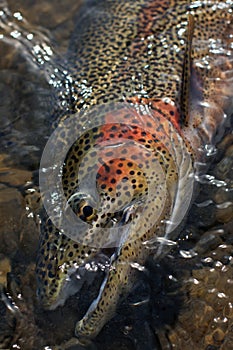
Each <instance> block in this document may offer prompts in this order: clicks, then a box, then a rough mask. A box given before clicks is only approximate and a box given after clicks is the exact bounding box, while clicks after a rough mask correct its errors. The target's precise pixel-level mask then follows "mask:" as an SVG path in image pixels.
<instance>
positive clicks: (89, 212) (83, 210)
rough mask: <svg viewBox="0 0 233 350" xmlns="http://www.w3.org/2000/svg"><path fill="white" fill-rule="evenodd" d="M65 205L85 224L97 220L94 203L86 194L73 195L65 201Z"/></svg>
mask: <svg viewBox="0 0 233 350" xmlns="http://www.w3.org/2000/svg"><path fill="white" fill-rule="evenodd" d="M67 205H68V206H70V207H71V209H72V210H73V212H74V213H75V215H77V216H78V217H79V218H80V219H81V220H83V221H85V222H92V221H94V220H96V218H97V210H96V209H95V208H94V201H93V199H92V198H91V196H90V195H88V194H85V193H81V192H78V193H74V194H73V195H72V196H71V197H70V198H69V200H68V201H67Z"/></svg>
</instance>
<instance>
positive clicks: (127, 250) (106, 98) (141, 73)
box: [37, 0, 233, 338]
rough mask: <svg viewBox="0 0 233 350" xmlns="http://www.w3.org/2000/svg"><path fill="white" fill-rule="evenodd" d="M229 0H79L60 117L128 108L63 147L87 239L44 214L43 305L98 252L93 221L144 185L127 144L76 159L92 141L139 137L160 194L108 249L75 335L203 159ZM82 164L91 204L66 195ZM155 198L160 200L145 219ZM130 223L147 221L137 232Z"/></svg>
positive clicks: (216, 115)
mask: <svg viewBox="0 0 233 350" xmlns="http://www.w3.org/2000/svg"><path fill="white" fill-rule="evenodd" d="M232 8H233V3H232V2H229V1H223V2H219V1H209V2H208V3H207V2H203V4H200V3H199V2H191V3H189V2H188V1H182V0H179V1H145V0H141V1H121V0H119V1H111V0H106V1H102V0H98V1H87V5H86V6H84V8H83V10H81V12H80V14H79V18H78V20H77V28H76V31H75V33H74V35H73V40H72V41H71V45H70V49H69V52H68V56H67V57H68V58H67V59H68V62H69V65H70V66H71V67H72V68H71V70H70V76H71V77H72V82H71V87H70V94H69V95H68V94H67V96H66V102H67V105H68V110H67V111H62V113H61V114H62V115H63V117H62V118H61V119H60V123H62V120H64V119H66V118H67V116H69V115H72V114H74V113H75V112H79V111H83V110H89V109H90V107H93V106H98V105H102V104H107V103H111V102H120V103H126V102H127V103H130V106H131V108H132V109H131V110H130V113H129V111H128V110H127V109H125V107H124V105H122V108H121V109H120V110H118V112H117V113H115V112H112V111H111V110H109V109H108V108H107V107H106V110H105V111H104V113H103V115H102V117H101V121H102V126H100V127H98V128H93V129H92V130H90V131H89V132H87V133H84V134H83V135H82V137H81V138H80V139H79V140H77V142H76V143H75V144H74V145H73V147H72V148H71V149H70V151H69V153H68V155H67V158H66V162H65V165H64V168H63V188H64V193H65V196H66V198H67V201H68V202H69V204H70V205H71V207H72V208H73V210H74V211H75V213H76V214H77V215H78V216H80V217H81V218H82V220H84V221H86V222H89V223H91V226H92V228H91V230H90V231H89V234H90V236H91V244H89V245H86V244H85V242H83V244H79V243H77V242H75V241H72V240H71V239H70V238H68V237H66V236H65V235H63V234H61V233H60V232H59V231H58V230H57V229H56V228H55V227H54V226H53V224H52V222H51V220H50V219H49V218H47V219H46V217H44V219H43V222H42V233H41V244H40V252H39V255H38V264H37V275H38V281H39V291H40V295H41V298H42V300H43V303H44V305H45V306H47V307H50V308H52V307H56V306H57V305H59V304H61V303H63V302H64V301H65V298H66V297H67V296H68V293H67V295H66V292H64V290H65V286H66V285H67V282H66V281H67V279H69V276H70V274H71V272H70V271H74V270H75V268H77V267H79V266H83V265H84V264H85V263H86V262H90V261H92V260H95V258H96V257H97V256H98V255H99V253H100V249H97V248H95V246H96V243H97V242H98V241H99V240H100V239H101V229H99V227H100V228H104V227H106V225H108V224H109V221H111V220H110V219H114V218H115V213H117V212H118V213H119V212H120V213H121V211H119V210H117V206H120V205H122V203H125V205H128V206H129V205H130V203H128V201H129V199H128V198H127V192H129V193H130V195H129V198H130V200H132V198H133V200H134V201H137V200H138V198H140V197H141V198H142V197H143V196H145V195H146V194H147V184H146V180H145V175H144V173H143V171H146V169H144V168H142V171H140V169H141V168H140V167H139V168H138V164H139V163H140V155H136V158H135V153H133V152H132V149H130V147H127V148H126V149H125V150H124V151H123V152H124V153H123V154H122V153H121V152H122V150H121V151H115V152H114V154H110V155H108V154H107V151H106V150H104V151H103V154H102V155H101V156H102V161H101V160H100V164H101V166H100V167H97V168H95V167H94V166H93V167H92V168H89V169H88V168H87V167H86V168H80V164H81V161H82V160H83V159H84V157H87V162H89V163H91V162H93V160H94V159H95V158H94V155H93V154H94V147H95V146H96V145H98V144H101V142H104V141H107V140H109V139H116V140H117V139H118V138H119V134H124V135H125V136H124V137H125V138H126V139H127V140H132V139H133V140H134V141H136V142H137V143H139V144H141V145H145V147H147V148H148V152H149V156H148V158H149V159H150V160H151V162H153V158H154V159H156V160H157V161H158V162H159V164H160V165H161V167H162V169H163V173H164V178H165V180H166V184H167V189H166V196H163V195H162V194H161V193H160V192H159V191H158V195H157V196H155V197H154V198H153V201H152V202H151V205H149V206H148V207H147V208H144V211H143V213H142V214H141V215H139V217H138V218H139V219H140V220H138V221H136V224H135V225H136V226H132V228H131V231H132V234H134V239H133V240H131V241H130V242H128V241H124V242H123V244H121V245H120V247H119V246H118V247H117V248H116V249H115V250H114V251H115V255H112V250H111V251H110V253H109V257H110V268H109V269H106V277H105V279H104V281H103V284H102V288H101V291H100V293H99V296H98V298H97V300H96V301H95V302H93V304H92V305H91V306H90V308H89V310H88V311H87V313H86V315H85V316H84V317H83V319H82V320H81V321H79V322H78V324H77V326H76V335H77V336H78V337H80V338H93V337H95V336H96V335H97V334H98V333H99V331H100V330H101V328H102V327H103V325H104V324H105V323H106V322H107V321H108V320H109V319H110V318H111V317H112V316H113V314H114V310H115V307H116V304H117V302H118V300H119V296H120V295H122V294H124V293H126V292H127V291H129V289H130V286H131V285H132V283H133V281H134V269H133V268H132V266H131V265H132V264H133V263H137V264H142V265H143V264H144V262H145V259H146V258H147V256H148V254H149V251H148V249H147V248H146V246H145V245H144V244H143V243H144V242H145V241H148V240H149V239H151V238H153V237H155V236H158V235H161V236H163V235H164V226H163V225H162V224H161V220H164V219H166V218H169V215H171V211H172V207H173V204H174V198H175V192H176V190H175V191H174V186H176V184H177V181H178V178H179V176H180V175H181V174H184V173H185V171H188V172H191V171H192V170H193V171H194V170H197V167H196V165H195V162H200V161H203V160H204V145H205V144H210V143H213V142H214V140H215V135H216V132H217V131H218V130H217V129H218V127H219V126H220V125H221V123H222V122H223V120H224V116H225V113H226V114H229V112H230V109H231V107H232V83H231V80H230V78H231V76H232V47H231V45H232V38H230V35H229V34H230V33H231V31H232V25H231V19H232V18H231V17H232V14H231V11H232ZM189 14H191V16H189ZM191 22H192V23H191ZM193 23H194V27H193V28H191V27H192V25H193ZM190 42H191V43H192V45H191V44H190ZM220 48H221V50H220ZM191 51H192V52H191ZM191 62H192V68H191V67H190V63H191ZM145 110H146V113H145ZM136 115H137V117H136V118H135V116H136ZM140 117H143V118H144V120H145V124H146V127H147V130H146V132H145V130H142V129H141V127H140V126H138V123H137V122H136V121H135V120H137V118H140ZM151 119H152V123H151ZM153 120H154V122H153ZM128 125H130V126H131V127H130V128H129V127H128ZM65 136H66V137H67V136H68V131H67V135H65ZM62 138H64V135H61V139H62ZM180 139H182V140H184V144H185V148H186V149H185V150H184V144H182V142H181V141H180ZM171 145H172V146H173V147H171ZM174 149H175V150H174ZM188 155H189V156H188ZM92 157H93V160H92ZM103 158H104V159H105V160H103ZM106 158H107V160H106ZM111 161H112V163H111ZM129 164H130V165H129ZM151 164H152V163H151ZM149 168H150V166H148V169H149ZM182 169H183V170H182ZM80 170H81V171H80ZM182 171H183V173H182ZM90 172H96V173H97V175H98V176H97V181H96V185H97V190H98V193H99V195H100V197H101V210H100V211H95V209H94V208H93V206H92V204H91V203H90V198H88V196H86V197H85V196H84V198H83V199H82V200H80V202H79V203H78V205H77V203H76V202H74V201H73V200H72V198H75V197H72V196H74V195H75V194H76V192H77V188H78V186H79V183H80V181H81V178H83V177H85V176H88V175H89V174H90ZM130 172H132V173H130ZM149 175H150V176H151V178H153V181H154V183H155V185H156V186H159V179H158V181H157V180H156V179H155V180H154V178H155V174H154V173H153V172H152V171H151V172H149ZM80 177H81V178H80ZM124 178H127V184H126V185H127V188H125V189H124V188H123V187H122V188H120V189H118V190H120V196H119V198H118V200H117V201H115V200H114V199H113V198H114V195H115V194H116V190H117V184H118V183H119V181H121V180H122V179H124ZM133 180H136V181H135V182H132V181H133ZM151 181H152V180H151ZM184 192H185V191H184ZM183 195H184V196H185V193H183ZM119 201H121V204H119ZM155 206H158V207H161V208H162V209H161V211H160V215H158V218H157V220H156V222H155V223H154V224H153V226H152V227H151V225H150V224H149V223H150V220H151V217H153V210H154V207H155ZM90 208H91V209H90ZM87 209H88V210H87ZM108 214H109V215H108ZM109 218H110V219H109ZM139 221H140V223H139ZM140 225H141V226H143V225H144V228H147V229H146V230H145V233H143V234H141V229H140V227H141V226H140ZM147 225H148V226H147ZM143 232H144V231H143ZM74 266H75V268H74ZM72 268H73V270H72ZM73 292H74V291H73Z"/></svg>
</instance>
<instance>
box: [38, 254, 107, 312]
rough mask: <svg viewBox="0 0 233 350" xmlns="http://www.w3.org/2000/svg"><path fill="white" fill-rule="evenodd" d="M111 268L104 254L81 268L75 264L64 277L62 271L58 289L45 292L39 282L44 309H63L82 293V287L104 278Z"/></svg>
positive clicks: (59, 275)
mask: <svg viewBox="0 0 233 350" xmlns="http://www.w3.org/2000/svg"><path fill="white" fill-rule="evenodd" d="M109 267H110V258H109V257H108V256H107V255H105V254H104V253H102V252H101V253H99V254H98V255H97V256H96V258H95V259H93V260H89V261H87V262H86V263H84V264H83V265H81V266H76V265H75V264H74V265H73V266H71V267H70V268H69V269H67V273H66V274H65V275H64V272H62V269H61V270H60V271H61V272H60V274H59V273H57V277H56V280H57V281H58V286H57V288H54V287H53V286H49V288H48V289H47V290H45V289H44V288H43V287H44V283H43V282H42V281H39V283H38V289H37V296H38V298H39V302H40V304H41V306H42V307H43V309H45V310H48V311H52V310H55V309H56V308H57V307H62V306H64V304H65V303H66V301H67V299H68V298H69V297H71V296H72V295H75V294H77V293H79V292H80V290H81V289H82V287H83V286H84V285H86V286H87V287H88V286H90V285H92V284H93V283H94V281H95V280H96V278H97V277H98V278H104V271H106V270H107V269H109Z"/></svg>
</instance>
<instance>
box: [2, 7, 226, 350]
mask: <svg viewBox="0 0 233 350" xmlns="http://www.w3.org/2000/svg"><path fill="white" fill-rule="evenodd" d="M0 5H1V2H0ZM8 6H9V8H10V9H11V11H12V13H17V12H21V13H22V14H23V17H25V18H30V24H31V25H40V26H41V27H43V28H44V29H43V30H45V32H46V35H48V36H49V37H50V40H52V41H53V43H54V45H55V47H57V46H58V42H59V49H57V50H58V51H57V52H58V53H59V54H63V53H64V52H65V50H66V48H67V45H68V39H69V37H70V33H71V32H72V29H73V27H74V17H73V15H72V13H75V12H77V10H78V7H79V3H78V2H77V1H74V0H67V1H66V2H64V1H55V0H54V1H49V2H48V1H45V0H44V1H37V2H35V1H31V0H27V1H25V0H24V1H8ZM54 8H56V11H54ZM67 9H69V11H68V10H67ZM45 28H46V29H45ZM0 49H1V52H4V55H1V57H0V69H1V70H0V79H1V80H0V90H1V105H0V117H1V131H0V136H1V140H0V147H1V154H0V165H1V169H0V170H1V173H0V180H1V184H0V191H1V199H0V206H1V214H2V215H1V218H0V227H1V229H0V242H1V244H0V286H1V287H0V288H1V291H2V299H1V301H0V344H1V349H13V348H17V349H23V350H32V349H52V350H58V349H67V350H68V349H70V350H75V349H82V348H83V347H81V346H80V345H77V342H76V340H75V339H74V338H73V336H74V328H75V323H76V322H77V320H78V319H79V318H81V316H83V315H84V313H85V311H86V310H87V308H88V306H89V304H90V301H91V300H93V298H95V297H96V291H97V290H98V288H97V287H99V286H100V284H101V281H102V276H99V275H97V276H96V280H95V283H93V284H92V286H91V287H90V286H87V285H84V286H83V290H81V292H80V293H79V294H77V295H74V296H72V297H70V298H69V299H68V300H67V302H66V304H65V306H64V307H59V308H58V309H56V310H54V311H47V312H46V311H44V310H42V309H41V307H40V305H39V304H38V300H37V297H36V281H35V256H36V252H37V246H38V237H39V221H40V219H39V216H38V214H37V209H38V208H37V199H36V198H34V197H33V196H36V193H35V192H34V191H33V188H34V187H36V186H35V184H36V181H35V180H33V178H34V179H35V178H36V172H34V171H36V170H37V169H38V166H39V161H40V156H41V152H42V150H43V147H44V145H45V143H46V140H47V137H48V136H49V127H50V121H49V120H50V116H51V115H52V114H54V113H55V112H54V103H53V102H54V96H53V91H52V88H51V86H49V85H48V83H47V82H46V80H45V79H44V76H43V74H42V73H41V71H40V70H39V69H38V68H36V67H35V66H33V65H30V64H28V61H27V58H26V57H25V56H24V52H23V51H21V50H18V47H17V45H14V44H13V43H10V44H9V43H6V42H0ZM59 50H60V51H59ZM232 144H233V137H232V125H230V124H229V126H228V129H227V131H226V135H225V136H224V138H223V140H222V141H221V142H220V143H219V145H218V150H217V156H216V158H215V161H214V164H213V165H212V167H211V168H210V170H209V172H208V174H209V177H203V178H201V179H199V183H200V193H199V195H198V197H197V198H196V200H195V203H194V204H193V206H192V208H191V210H190V215H189V217H188V219H187V224H186V226H185V227H183V228H182V230H181V235H180V238H179V240H178V245H177V246H176V247H175V248H174V249H173V250H172V251H171V252H170V253H169V255H168V256H167V257H166V258H164V259H163V260H162V261H160V262H157V261H154V260H153V259H152V258H150V259H148V261H147V263H146V265H145V267H144V270H143V271H139V272H138V282H137V284H136V285H135V286H134V287H133V289H132V292H131V293H130V295H129V296H128V297H127V299H126V300H123V301H121V303H119V305H118V308H117V311H116V315H115V317H114V318H113V319H112V320H111V321H110V322H108V324H106V325H105V327H104V328H103V330H102V332H101V333H100V334H99V335H98V336H97V338H96V340H95V342H93V344H91V345H89V346H88V347H86V349H93V350H94V349H98V350H100V349H101V350H110V349H111V350H114V349H118V350H152V349H154V350H165V349H177V350H186V349H187V350H190V349H193V350H197V349H198V350H202V349H203V350H220V349H221V350H222V349H224V350H230V349H232V348H233V334H232V326H233V311H232V310H233V299H232V295H233V287H232V285H233V280H232V272H233V269H232V256H233V248H232V244H233V215H232V212H233V209H232V208H233V207H232V202H233V197H232V183H233V177H232V166H233V148H232ZM33 172H34V173H33ZM30 190H31V191H30ZM25 194H27V195H26V196H25ZM32 203H33V207H32ZM38 205H39V204H38ZM223 343H224V344H225V347H222V344H223ZM57 344H58V345H57ZM59 344H63V345H61V346H59Z"/></svg>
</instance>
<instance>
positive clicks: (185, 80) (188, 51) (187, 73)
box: [180, 14, 194, 126]
mask: <svg viewBox="0 0 233 350" xmlns="http://www.w3.org/2000/svg"><path fill="white" fill-rule="evenodd" d="M193 32H194V17H193V15H191V14H189V15H188V27H187V38H186V48H185V53H184V65H183V73H182V86H181V95H180V114H181V122H182V124H183V125H184V126H188V121H189V92H190V79H191V61H192V39H193Z"/></svg>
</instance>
